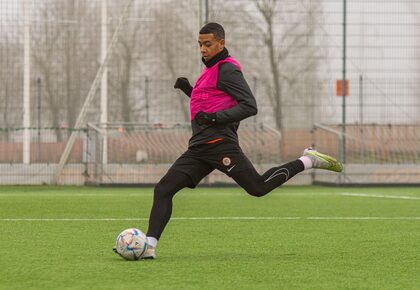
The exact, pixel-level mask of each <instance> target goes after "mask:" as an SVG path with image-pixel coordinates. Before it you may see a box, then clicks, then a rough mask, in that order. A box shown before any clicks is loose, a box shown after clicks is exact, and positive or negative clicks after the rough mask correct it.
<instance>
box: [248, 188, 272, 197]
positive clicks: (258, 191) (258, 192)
mask: <svg viewBox="0 0 420 290" xmlns="http://www.w3.org/2000/svg"><path fill="white" fill-rule="evenodd" d="M246 191H247V192H248V194H249V195H252V196H255V197H263V196H264V195H266V194H267V193H268V192H267V190H265V188H263V187H259V186H251V187H248V188H246Z"/></svg>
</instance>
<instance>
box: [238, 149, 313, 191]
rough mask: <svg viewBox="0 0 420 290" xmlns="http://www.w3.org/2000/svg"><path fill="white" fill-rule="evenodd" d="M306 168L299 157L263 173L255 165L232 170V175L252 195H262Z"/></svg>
mask: <svg viewBox="0 0 420 290" xmlns="http://www.w3.org/2000/svg"><path fill="white" fill-rule="evenodd" d="M244 156H245V155H244ZM304 170H305V166H304V164H303V162H302V161H301V160H299V159H297V160H295V161H292V162H289V163H286V164H283V165H281V166H278V167H273V168H271V169H269V170H268V171H267V172H265V173H264V174H262V175H260V174H259V173H258V172H257V171H256V170H255V168H254V167H250V168H248V169H245V170H241V171H236V172H232V174H231V175H230V177H232V178H233V179H234V180H235V181H236V183H237V184H238V185H240V186H241V187H242V188H243V189H245V190H246V192H248V193H249V194H250V195H252V196H256V197H261V196H264V195H266V194H267V193H269V192H271V191H272V190H273V189H275V188H277V187H279V186H281V185H282V184H283V183H285V182H286V181H288V180H290V179H291V178H292V177H293V176H295V175H296V174H298V173H299V172H302V171H304Z"/></svg>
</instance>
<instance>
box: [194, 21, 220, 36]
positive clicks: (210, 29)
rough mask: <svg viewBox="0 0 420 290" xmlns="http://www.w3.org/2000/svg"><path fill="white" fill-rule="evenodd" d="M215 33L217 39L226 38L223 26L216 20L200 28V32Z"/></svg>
mask: <svg viewBox="0 0 420 290" xmlns="http://www.w3.org/2000/svg"><path fill="white" fill-rule="evenodd" d="M210 33H213V35H214V38H216V39H217V40H220V39H225V30H224V29H223V26H222V25H220V24H219V23H216V22H210V23H207V24H206V25H204V26H203V27H202V28H201V29H200V34H210Z"/></svg>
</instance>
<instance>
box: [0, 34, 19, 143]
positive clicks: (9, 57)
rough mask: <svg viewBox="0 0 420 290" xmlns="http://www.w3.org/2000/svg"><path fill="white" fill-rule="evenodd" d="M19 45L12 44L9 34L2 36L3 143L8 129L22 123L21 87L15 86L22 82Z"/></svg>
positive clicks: (0, 87)
mask: <svg viewBox="0 0 420 290" xmlns="http://www.w3.org/2000/svg"><path fill="white" fill-rule="evenodd" d="M20 51H21V49H20V44H19V43H14V41H13V39H12V37H11V36H10V35H9V34H6V35H5V36H3V38H2V41H1V42H0V52H1V56H2V57H1V58H0V65H1V68H2V69H0V79H1V80H2V84H1V86H0V104H1V106H0V112H1V115H2V118H1V126H0V127H1V128H4V129H6V130H5V131H4V134H2V135H1V138H2V139H4V140H5V141H8V140H9V138H10V131H9V130H8V129H9V128H12V127H16V126H19V124H21V121H22V114H21V112H22V110H19V109H18V108H20V107H21V105H22V103H21V101H20V100H21V98H20V97H21V95H22V89H21V86H19V85H17V84H19V83H20V82H21V80H22V71H21V69H20V68H21V65H22V64H21V63H19V60H20V59H21V55H20V54H19V52H20Z"/></svg>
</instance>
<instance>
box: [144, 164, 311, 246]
mask: <svg viewBox="0 0 420 290" xmlns="http://www.w3.org/2000/svg"><path fill="white" fill-rule="evenodd" d="M303 170H304V166H303V163H302V161H300V160H295V161H292V162H289V163H286V164H284V165H282V166H279V167H273V168H271V169H269V170H268V171H267V172H265V173H264V174H263V175H260V174H259V173H258V172H257V171H256V170H255V168H253V167H252V168H249V169H247V170H243V171H239V172H235V173H233V174H232V175H231V177H232V178H233V179H234V180H235V182H236V183H237V184H239V185H240V186H241V187H242V188H243V189H245V190H246V191H247V192H248V193H249V194H250V195H252V196H256V197H261V196H264V195H266V194H267V193H269V192H271V191H272V190H273V189H275V188H277V187H279V186H280V185H282V184H283V183H285V182H286V181H287V180H289V179H290V178H292V177H293V176H295V175H296V174H297V173H299V172H301V171H303ZM185 187H193V182H192V180H191V178H190V177H189V176H188V175H187V174H185V173H182V172H180V171H177V170H171V169H170V170H169V171H168V172H167V173H166V175H165V176H164V177H163V178H162V179H161V180H160V181H159V182H158V184H157V185H156V186H155V190H154V195H153V206H152V211H151V213H150V219H149V229H148V232H147V236H149V237H154V238H156V239H158V240H159V238H160V236H161V234H162V232H163V230H164V229H165V226H166V224H167V223H168V222H169V219H170V218H171V214H172V198H173V197H174V195H175V194H176V193H177V192H178V191H180V190H181V189H183V188H185Z"/></svg>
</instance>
